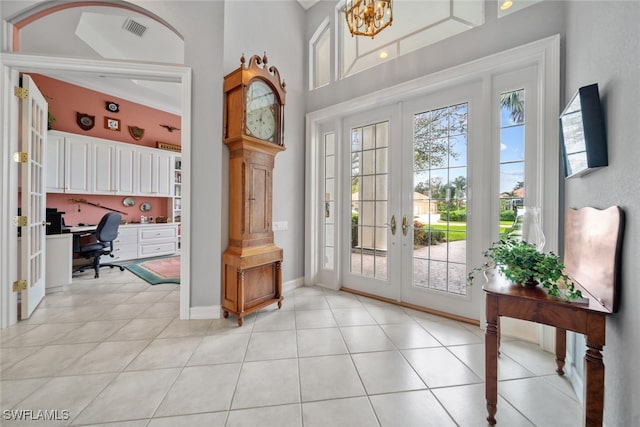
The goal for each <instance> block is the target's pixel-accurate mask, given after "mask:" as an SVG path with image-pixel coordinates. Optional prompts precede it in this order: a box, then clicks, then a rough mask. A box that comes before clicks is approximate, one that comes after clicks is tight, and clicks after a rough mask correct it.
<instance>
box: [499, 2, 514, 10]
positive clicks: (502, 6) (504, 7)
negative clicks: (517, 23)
mask: <svg viewBox="0 0 640 427" xmlns="http://www.w3.org/2000/svg"><path fill="white" fill-rule="evenodd" d="M511 6H513V2H512V1H511V0H505V1H503V2H502V3H501V4H500V10H507V9H509V8H510V7H511Z"/></svg>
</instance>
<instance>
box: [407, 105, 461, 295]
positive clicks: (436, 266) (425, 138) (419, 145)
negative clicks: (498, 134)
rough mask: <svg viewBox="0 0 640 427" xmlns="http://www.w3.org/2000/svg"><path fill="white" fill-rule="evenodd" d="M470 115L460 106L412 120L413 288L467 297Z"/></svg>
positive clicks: (435, 111) (429, 112)
mask: <svg viewBox="0 0 640 427" xmlns="http://www.w3.org/2000/svg"><path fill="white" fill-rule="evenodd" d="M467 113H468V104H466V103H464V104H458V105H453V106H448V107H444V108H439V109H435V110H431V111H425V112H422V113H419V114H415V115H414V135H413V144H414V145H413V153H414V163H413V185H414V192H413V215H414V216H413V246H414V250H413V260H412V261H413V286H415V287H424V288H429V289H436V290H440V291H444V292H448V293H453V294H460V295H465V294H466V292H467V288H466V277H465V272H466V253H467V142H468V137H467Z"/></svg>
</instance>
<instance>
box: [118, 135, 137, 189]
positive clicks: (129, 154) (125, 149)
mask: <svg viewBox="0 0 640 427" xmlns="http://www.w3.org/2000/svg"><path fill="white" fill-rule="evenodd" d="M137 155H138V147H137V146H135V145H131V144H118V145H117V146H116V192H117V193H118V194H127V195H132V194H137V192H138V185H139V183H138V182H139V180H138V163H137V162H136V157H137Z"/></svg>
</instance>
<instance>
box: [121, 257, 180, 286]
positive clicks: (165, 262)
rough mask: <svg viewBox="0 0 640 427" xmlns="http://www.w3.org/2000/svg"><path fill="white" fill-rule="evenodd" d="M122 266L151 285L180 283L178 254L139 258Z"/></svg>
mask: <svg viewBox="0 0 640 427" xmlns="http://www.w3.org/2000/svg"><path fill="white" fill-rule="evenodd" d="M124 267H125V268H126V269H127V270H129V271H130V272H132V273H133V274H135V275H136V276H138V277H140V278H141V279H143V280H146V281H147V282H149V283H150V284H152V285H159V284H161V283H178V284H179V283H180V256H170V257H160V258H151V259H141V260H138V261H135V262H132V263H130V264H127V265H125V266H124Z"/></svg>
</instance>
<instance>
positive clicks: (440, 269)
mask: <svg viewBox="0 0 640 427" xmlns="http://www.w3.org/2000/svg"><path fill="white" fill-rule="evenodd" d="M479 93H480V86H479V84H470V85H465V86H464V87H457V88H455V89H451V90H447V91H443V92H440V93H435V94H430V95H428V96H423V97H420V98H417V99H412V100H408V101H405V102H403V103H399V104H397V105H394V106H390V107H387V108H380V109H378V110H375V111H373V112H367V113H366V114H361V115H358V116H353V117H349V118H347V119H346V120H345V122H344V140H345V142H346V143H345V144H343V149H344V150H345V152H343V158H344V159H348V160H347V161H346V162H344V163H345V165H344V167H343V173H344V176H346V177H348V179H346V180H343V181H342V182H343V191H344V196H343V206H346V209H343V214H344V217H343V218H342V221H343V227H344V226H345V225H346V224H347V223H348V224H349V228H346V227H345V228H343V229H349V230H350V231H351V232H350V233H346V234H349V235H348V236H345V238H343V240H342V245H343V248H344V249H345V250H344V251H342V253H343V254H345V256H343V268H342V271H343V272H344V273H343V280H342V282H343V286H344V287H347V288H352V289H355V290H358V291H361V292H366V293H369V294H374V295H378V296H381V297H385V298H389V299H394V300H397V301H401V302H405V303H410V304H415V305H419V306H423V307H427V308H430V309H433V310H437V311H442V312H447V313H450V314H454V315H458V316H463V317H468V318H478V316H479V310H480V296H481V295H480V294H481V290H480V289H479V287H477V286H476V287H468V286H467V284H466V276H467V270H468V268H467V265H473V264H474V263H477V262H480V261H479V260H477V259H473V260H471V259H470V254H472V253H481V249H480V250H478V248H475V250H472V249H474V248H472V245H474V244H475V246H478V245H481V243H478V242H481V241H482V240H483V239H482V238H477V239H476V238H475V236H476V234H482V233H483V227H482V222H481V221H480V220H479V219H480V217H481V216H482V214H481V212H478V213H477V214H476V211H477V210H479V209H483V208H487V206H485V204H484V203H483V202H482V200H488V199H489V198H490V195H491V190H490V177H489V176H487V177H483V176H482V175H481V171H482V170H483V169H486V168H483V167H481V165H482V163H483V162H487V161H488V158H489V154H487V153H488V152H490V149H489V147H486V148H487V149H484V150H483V149H482V147H481V145H482V142H481V135H482V130H481V129H480V126H481V123H482V122H483V120H482V118H481V113H480V112H479V111H480V109H479V108H478V106H477V104H478V102H479V101H478V94H479ZM486 143H487V145H488V144H490V142H489V141H486ZM471 180H473V182H476V183H481V182H482V181H483V180H484V181H485V182H486V184H487V185H475V186H470V185H469V184H468V183H469V182H470V181H471ZM472 201H473V203H472ZM476 201H478V203H477V204H476V203H475V202H476ZM485 216H486V215H485ZM474 218H476V223H474V222H473V221H474ZM480 248H481V246H480Z"/></svg>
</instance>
